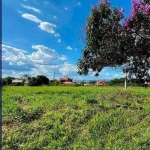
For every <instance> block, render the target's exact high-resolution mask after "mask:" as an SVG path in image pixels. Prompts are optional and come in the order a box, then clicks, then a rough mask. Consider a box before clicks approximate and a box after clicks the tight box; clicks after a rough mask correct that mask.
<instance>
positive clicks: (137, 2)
mask: <svg viewBox="0 0 150 150" xmlns="http://www.w3.org/2000/svg"><path fill="white" fill-rule="evenodd" d="M149 11H150V5H149V4H144V3H142V2H141V0H132V10H131V16H130V18H131V19H132V20H133V19H134V18H135V15H136V13H137V12H142V13H144V14H145V15H147V14H148V13H149Z"/></svg>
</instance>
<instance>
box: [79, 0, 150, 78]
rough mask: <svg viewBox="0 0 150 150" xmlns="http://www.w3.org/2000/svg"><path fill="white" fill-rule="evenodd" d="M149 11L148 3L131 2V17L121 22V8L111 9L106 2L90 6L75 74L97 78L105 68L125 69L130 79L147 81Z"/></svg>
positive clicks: (149, 65) (137, 0)
mask: <svg viewBox="0 0 150 150" xmlns="http://www.w3.org/2000/svg"><path fill="white" fill-rule="evenodd" d="M143 10H144V11H143ZM149 10H150V5H149V4H148V2H146V1H144V2H141V1H140V0H133V1H132V10H131V15H130V17H129V18H126V19H125V21H124V23H122V22H123V20H122V19H123V18H124V16H123V11H124V10H123V8H122V9H121V10H119V9H118V8H112V7H111V5H110V3H109V1H108V0H105V1H104V2H102V1H101V2H100V3H99V5H98V6H96V7H93V8H92V13H91V15H90V16H89V18H88V20H87V25H86V28H85V30H86V39H85V43H86V46H85V48H84V50H83V51H82V58H81V59H79V61H78V64H77V66H78V73H79V74H84V75H87V74H88V73H89V72H90V71H93V72H95V75H96V76H98V75H99V72H100V71H101V70H102V69H103V68H104V67H107V66H124V67H123V68H124V69H123V71H125V72H126V73H128V77H129V78H136V79H138V80H140V79H149V74H148V71H149V68H150V42H149V34H148V33H150V29H149V25H150V17H149V16H150V11H149Z"/></svg>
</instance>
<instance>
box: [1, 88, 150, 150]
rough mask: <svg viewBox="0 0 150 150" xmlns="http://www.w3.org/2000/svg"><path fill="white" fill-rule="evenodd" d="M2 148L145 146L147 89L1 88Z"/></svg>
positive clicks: (149, 110) (149, 112)
mask: <svg viewBox="0 0 150 150" xmlns="http://www.w3.org/2000/svg"><path fill="white" fill-rule="evenodd" d="M2 105H3V108H2V121H3V126H2V131H3V134H2V140H3V141H2V142H3V150H150V88H147V89H144V88H141V87H129V88H128V89H127V90H124V88H123V87H99V86H98V87H95V86H91V87H63V86H56V87H50V86H44V87H28V86H24V87H17V86H15V87H12V86H9V87H3V89H2Z"/></svg>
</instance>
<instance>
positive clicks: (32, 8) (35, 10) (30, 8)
mask: <svg viewBox="0 0 150 150" xmlns="http://www.w3.org/2000/svg"><path fill="white" fill-rule="evenodd" d="M21 5H22V6H23V7H24V8H26V9H29V10H32V11H34V12H37V13H41V10H39V9H37V8H34V7H30V6H26V5H23V4H21Z"/></svg>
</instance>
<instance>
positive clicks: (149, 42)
mask: <svg viewBox="0 0 150 150" xmlns="http://www.w3.org/2000/svg"><path fill="white" fill-rule="evenodd" d="M123 32H124V37H125V39H126V41H127V42H126V44H127V46H124V47H125V48H126V55H127V63H126V68H125V69H124V71H126V72H127V73H128V78H129V79H133V78H135V79H137V80H138V81H142V80H143V81H144V80H145V81H146V80H150V75H149V70H150V4H149V2H148V1H140V0H133V1H132V9H131V15H130V16H129V18H127V19H126V20H125V23H124V24H123ZM128 39H132V40H128Z"/></svg>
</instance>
